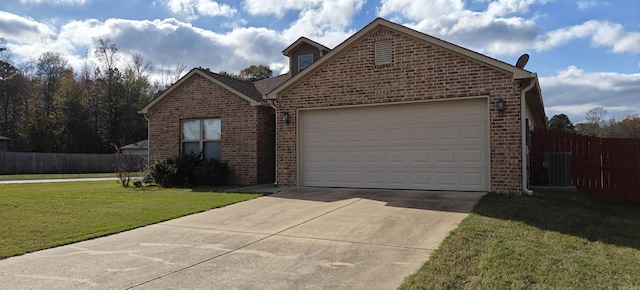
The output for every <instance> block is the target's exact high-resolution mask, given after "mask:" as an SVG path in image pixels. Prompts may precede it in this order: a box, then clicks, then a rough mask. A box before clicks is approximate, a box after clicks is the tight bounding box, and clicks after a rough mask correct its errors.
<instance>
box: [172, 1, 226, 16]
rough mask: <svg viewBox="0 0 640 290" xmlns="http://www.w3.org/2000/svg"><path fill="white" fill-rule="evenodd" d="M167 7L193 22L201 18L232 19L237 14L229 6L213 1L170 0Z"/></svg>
mask: <svg viewBox="0 0 640 290" xmlns="http://www.w3.org/2000/svg"><path fill="white" fill-rule="evenodd" d="M166 5H167V7H168V8H169V10H171V12H173V13H175V14H179V15H185V16H186V17H187V18H188V19H191V20H194V19H197V18H199V17H200V16H223V17H232V16H233V15H234V14H235V13H236V12H237V11H236V9H235V8H233V7H231V6H229V5H227V4H219V3H218V2H216V1H212V0H168V1H167V2H166Z"/></svg>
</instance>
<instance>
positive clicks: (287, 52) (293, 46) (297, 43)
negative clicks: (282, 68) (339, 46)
mask: <svg viewBox="0 0 640 290" xmlns="http://www.w3.org/2000/svg"><path fill="white" fill-rule="evenodd" d="M303 43H306V44H309V45H311V46H314V47H316V48H318V49H319V50H320V51H323V50H324V51H327V52H329V51H331V49H330V48H328V47H326V46H324V45H322V44H320V43H317V42H315V41H313V40H311V39H308V38H306V37H304V36H303V37H300V38H298V40H296V41H295V42H294V43H292V44H291V45H289V46H288V47H287V48H285V49H284V50H283V51H282V54H284V55H285V56H291V52H292V51H294V50H296V48H297V47H298V46H300V45H301V44H303Z"/></svg>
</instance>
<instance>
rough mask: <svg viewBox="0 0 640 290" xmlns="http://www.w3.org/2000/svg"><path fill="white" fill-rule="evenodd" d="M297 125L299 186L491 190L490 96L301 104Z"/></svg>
mask: <svg viewBox="0 0 640 290" xmlns="http://www.w3.org/2000/svg"><path fill="white" fill-rule="evenodd" d="M327 118H329V119H331V120H332V121H331V122H327V121H326V119H327ZM476 119H478V120H480V121H478V120H476ZM323 120H325V121H324V122H323ZM299 126H300V129H299V134H300V135H299V140H300V155H299V157H300V161H299V162H300V163H299V165H300V167H299V169H300V184H301V185H307V186H346V187H372V188H407V189H434V190H482V191H484V190H488V173H487V171H488V143H489V142H488V136H487V135H488V130H487V107H486V99H478V100H466V101H447V102H438V103H419V104H409V105H383V106H373V107H360V108H346V109H345V108H343V109H324V110H309V111H301V112H299Z"/></svg>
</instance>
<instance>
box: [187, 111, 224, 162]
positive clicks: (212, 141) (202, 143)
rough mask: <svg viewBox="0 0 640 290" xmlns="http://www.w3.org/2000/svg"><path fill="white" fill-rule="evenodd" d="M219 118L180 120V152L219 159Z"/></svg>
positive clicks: (220, 131) (220, 133)
mask: <svg viewBox="0 0 640 290" xmlns="http://www.w3.org/2000/svg"><path fill="white" fill-rule="evenodd" d="M221 127H222V126H221V121H220V119H202V120H184V121H182V154H189V153H194V154H200V153H202V154H203V156H204V158H205V159H218V160H219V159H220V137H221V135H222V128H221Z"/></svg>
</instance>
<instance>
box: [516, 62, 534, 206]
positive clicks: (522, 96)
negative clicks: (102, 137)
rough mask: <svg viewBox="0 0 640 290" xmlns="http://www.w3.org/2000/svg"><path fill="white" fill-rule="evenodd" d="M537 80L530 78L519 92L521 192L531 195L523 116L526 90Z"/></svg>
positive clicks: (525, 120)
mask: <svg viewBox="0 0 640 290" xmlns="http://www.w3.org/2000/svg"><path fill="white" fill-rule="evenodd" d="M537 82H538V78H537V77H535V74H534V77H532V78H531V83H530V84H529V85H528V86H527V87H526V88H524V89H522V92H520V125H521V127H522V134H521V139H522V140H521V142H522V155H521V156H522V192H523V193H524V194H526V195H533V190H531V189H529V188H527V183H528V180H527V163H528V160H527V134H528V132H526V131H527V125H526V122H527V118H526V116H525V114H526V110H527V106H526V94H527V92H528V91H530V90H531V89H532V88H533V87H535V85H536V83H537Z"/></svg>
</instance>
